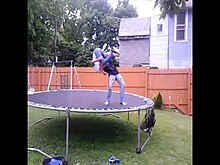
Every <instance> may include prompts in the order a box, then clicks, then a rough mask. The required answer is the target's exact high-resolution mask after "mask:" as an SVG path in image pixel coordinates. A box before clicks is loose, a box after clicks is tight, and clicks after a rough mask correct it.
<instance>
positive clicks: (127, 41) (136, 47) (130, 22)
mask: <svg viewBox="0 0 220 165" xmlns="http://www.w3.org/2000/svg"><path fill="white" fill-rule="evenodd" d="M118 38H119V45H120V58H119V66H133V65H138V64H140V63H142V64H146V65H149V55H150V18H122V19H121V22H120V27H119V34H118Z"/></svg>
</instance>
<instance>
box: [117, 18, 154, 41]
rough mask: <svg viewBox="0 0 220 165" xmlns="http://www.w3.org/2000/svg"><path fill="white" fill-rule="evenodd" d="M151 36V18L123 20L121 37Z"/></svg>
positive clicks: (120, 28) (120, 27) (121, 22)
mask: <svg viewBox="0 0 220 165" xmlns="http://www.w3.org/2000/svg"><path fill="white" fill-rule="evenodd" d="M143 35H144V36H146V35H150V17H147V18H121V21H120V26H119V33H118V36H119V37H125V36H143Z"/></svg>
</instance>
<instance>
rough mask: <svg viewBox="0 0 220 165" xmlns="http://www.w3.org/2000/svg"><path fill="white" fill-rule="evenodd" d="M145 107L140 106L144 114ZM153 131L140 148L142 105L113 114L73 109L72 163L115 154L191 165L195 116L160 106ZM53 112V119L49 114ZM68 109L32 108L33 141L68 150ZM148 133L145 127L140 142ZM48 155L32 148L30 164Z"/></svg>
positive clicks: (60, 152)
mask: <svg viewBox="0 0 220 165" xmlns="http://www.w3.org/2000/svg"><path fill="white" fill-rule="evenodd" d="M144 114H145V111H144V110H143V111H141V120H142V119H143V117H144ZM155 114H156V120H157V121H156V124H155V127H154V128H153V134H152V137H151V138H150V140H149V141H148V143H147V144H146V145H145V147H144V148H143V150H142V153H141V154H137V153H136V146H137V111H135V112H130V113H129V119H128V113H117V115H118V116H120V118H117V117H115V116H113V115H110V114H109V115H100V114H80V113H71V117H70V134H69V154H68V157H69V161H68V164H70V165H107V164H108V162H107V161H108V158H109V156H110V155H114V156H115V157H116V158H117V159H120V161H121V163H120V164H121V165H134V164H137V165H146V164H149V165H153V164H154V165H172V164H175V165H191V164H192V116H187V115H183V114H181V113H179V112H178V111H175V110H158V109H155ZM45 117H52V119H51V120H44V121H42V122H40V123H38V124H36V125H33V123H35V122H36V121H39V120H40V119H42V118H45ZM65 135H66V114H65V113H64V112H61V113H58V112H56V111H50V110H45V109H36V108H32V107H29V108H28V147H33V148H37V149H40V150H41V151H43V152H45V153H47V154H48V155H50V156H63V157H65V154H66V150H65V149H66V148H65V146H66V144H65V138H66V136H65ZM146 137H147V134H146V133H144V132H141V145H142V144H143V142H144V140H145V139H146ZM45 158H46V157H45V156H44V155H42V154H40V153H39V152H34V151H30V152H28V165H42V162H43V160H44V159H45Z"/></svg>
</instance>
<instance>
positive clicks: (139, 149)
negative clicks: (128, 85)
mask: <svg viewBox="0 0 220 165" xmlns="http://www.w3.org/2000/svg"><path fill="white" fill-rule="evenodd" d="M140 130H141V128H140V110H138V144H137V148H136V153H137V154H139V153H141V147H140V137H141V136H140Z"/></svg>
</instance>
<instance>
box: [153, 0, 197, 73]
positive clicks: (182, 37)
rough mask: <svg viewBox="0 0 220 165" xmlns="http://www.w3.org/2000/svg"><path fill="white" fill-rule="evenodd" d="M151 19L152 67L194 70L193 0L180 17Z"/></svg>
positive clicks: (188, 3)
mask: <svg viewBox="0 0 220 165" xmlns="http://www.w3.org/2000/svg"><path fill="white" fill-rule="evenodd" d="M159 16H160V15H156V16H153V17H151V36H150V66H156V67H158V68H165V69H169V68H192V57H193V54H192V0H189V1H187V2H186V8H182V9H181V11H180V13H179V14H178V15H175V16H174V17H169V16H167V17H166V18H165V19H164V20H163V19H161V20H159Z"/></svg>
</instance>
